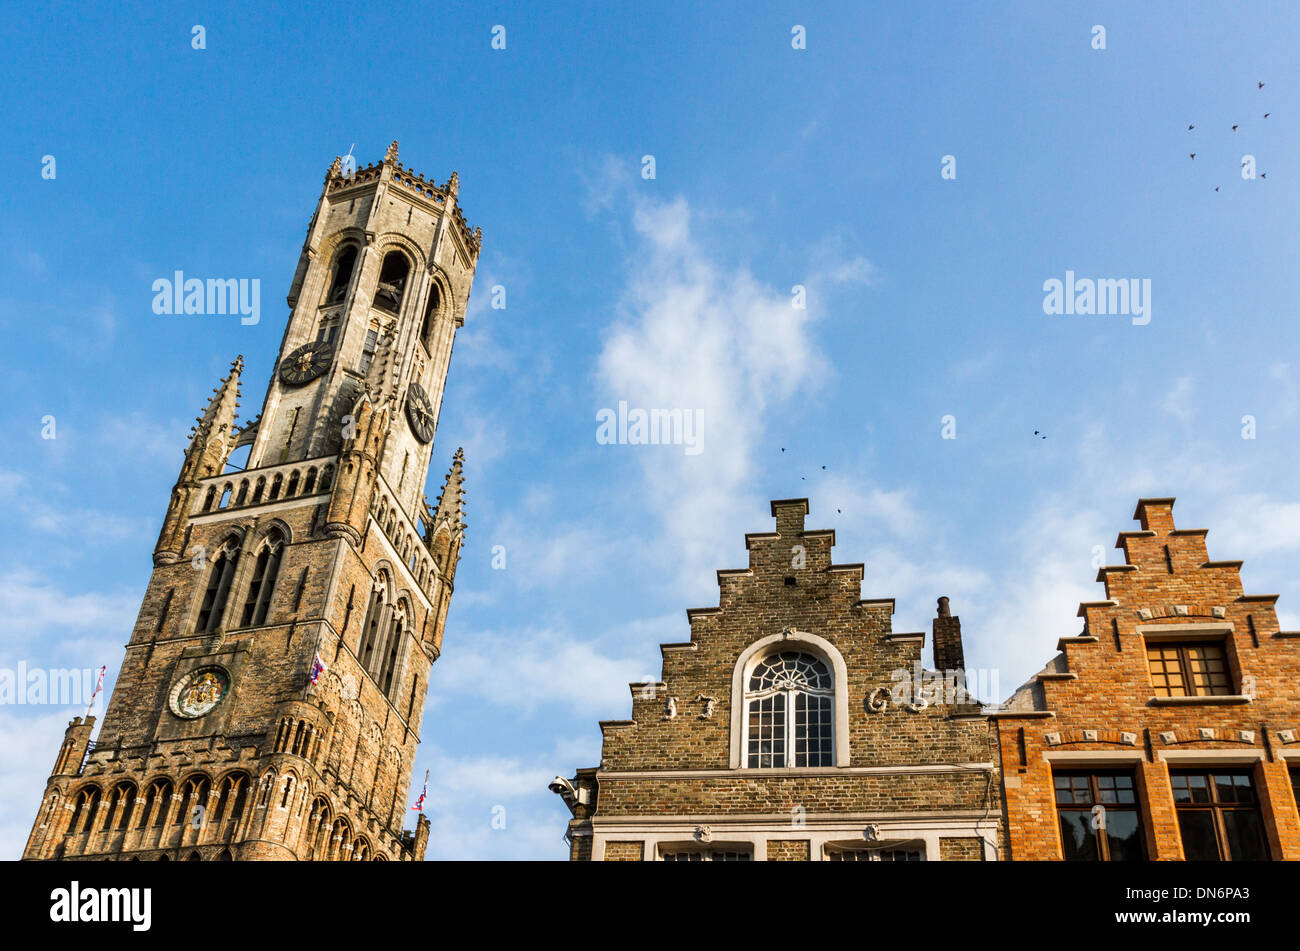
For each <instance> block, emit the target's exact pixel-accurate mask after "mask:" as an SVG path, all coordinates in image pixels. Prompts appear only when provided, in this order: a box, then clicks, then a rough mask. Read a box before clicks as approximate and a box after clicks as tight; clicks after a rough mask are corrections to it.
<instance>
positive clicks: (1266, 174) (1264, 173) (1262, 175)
mask: <svg viewBox="0 0 1300 951" xmlns="http://www.w3.org/2000/svg"><path fill="white" fill-rule="evenodd" d="M1259 177H1260V178H1268V172H1260V173H1259Z"/></svg>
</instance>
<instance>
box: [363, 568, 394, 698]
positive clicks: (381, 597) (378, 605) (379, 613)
mask: <svg viewBox="0 0 1300 951" xmlns="http://www.w3.org/2000/svg"><path fill="white" fill-rule="evenodd" d="M389 602H390V597H389V594H388V575H387V574H386V573H385V572H384V571H382V570H381V571H380V572H379V575H378V577H376V579H375V584H374V587H373V588H371V591H370V603H369V604H368V605H367V606H366V615H365V620H364V621H363V622H362V625H361V640H360V641H359V642H358V644H357V660H359V661H360V662H361V666H362V667H364V668H365V669H366V670H367V671H369V672H370V674H371V676H374V671H373V669H372V664H373V662H374V660H375V657H376V655H377V654H378V652H379V647H380V644H379V641H380V638H381V637H382V636H383V634H384V632H385V630H386V629H387V625H388V617H389V614H390V613H391V609H390V606H389Z"/></svg>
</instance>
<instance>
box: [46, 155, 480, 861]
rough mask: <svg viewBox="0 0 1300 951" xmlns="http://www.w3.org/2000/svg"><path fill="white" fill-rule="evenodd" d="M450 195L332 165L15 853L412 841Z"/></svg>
mask: <svg viewBox="0 0 1300 951" xmlns="http://www.w3.org/2000/svg"><path fill="white" fill-rule="evenodd" d="M458 188H459V180H458V177H457V175H456V173H454V172H453V173H452V175H451V178H450V179H449V180H448V181H446V182H445V183H444V184H441V185H438V184H435V183H434V182H433V181H431V180H426V179H425V178H424V177H423V176H421V175H418V174H416V173H415V172H412V171H411V170H409V169H406V168H404V167H403V166H402V165H401V164H400V163H399V162H398V160H397V143H396V142H394V143H393V144H392V145H391V146H390V147H389V148H388V150H387V152H386V153H385V155H384V158H383V161H382V162H380V163H378V164H372V165H368V166H366V167H364V168H361V169H351V168H350V169H347V170H346V173H345V170H344V168H343V165H342V162H341V160H340V159H337V158H336V159H335V160H334V164H333V165H331V167H330V169H329V172H328V173H327V175H326V177H325V186H324V189H323V191H322V193H321V196H320V200H319V201H318V203H317V206H316V211H315V214H314V215H313V216H312V220H311V224H310V225H309V226H308V229H307V238H306V241H305V243H304V245H303V250H302V254H301V256H300V257H299V260H298V267H297V270H296V272H295V274H294V278H293V282H292V285H291V287H290V289H289V296H288V304H289V307H290V314H289V319H288V323H287V326H286V327H285V332H284V338H283V340H282V341H281V344H280V352H279V355H278V357H277V360H276V365H275V368H274V371H273V373H272V378H271V381H270V384H269V385H268V387H267V391H266V397H265V400H264V402H263V406H262V412H261V414H260V415H259V416H258V417H257V418H255V419H253V420H251V421H248V422H246V423H243V424H240V423H239V422H238V421H237V408H238V406H239V395H240V384H241V375H242V373H243V369H244V364H243V359H242V358H240V359H238V360H236V361H235V362H234V364H232V366H231V370H230V373H229V374H228V375H227V376H226V377H225V379H223V380H222V381H221V385H220V386H218V387H217V389H216V390H215V391H214V395H213V397H212V398H211V399H210V400H209V402H208V405H207V407H206V408H205V409H204V412H203V413H202V415H201V416H199V418H198V419H197V421H196V422H197V425H196V426H195V429H194V431H193V432H192V433H191V440H190V444H189V446H188V448H187V449H186V452H185V457H184V460H183V462H182V465H181V470H180V474H179V478H178V479H177V482H176V484H175V486H174V488H173V490H172V493H171V498H170V500H169V504H168V508H167V512H166V515H165V516H164V519H163V526H162V530H161V532H160V533H159V538H158V543H157V546H156V548H155V550H154V572H153V575H152V577H151V579H150V582H149V587H148V589H147V591H146V593H145V598H144V603H143V605H142V606H141V610H140V614H139V617H138V619H137V621H136V625H135V629H134V631H133V632H132V634H131V638H130V642H129V643H128V645H127V648H126V656H125V658H124V659H123V662H122V666H121V670H120V672H119V674H118V678H117V684H116V687H115V689H114V691H113V695H112V697H111V699H110V700H109V703H108V707H107V710H106V712H105V714H104V718H103V724H102V727H101V729H100V733H99V737H98V740H97V742H95V743H92V742H91V731H92V729H93V724H94V718H93V717H89V716H88V717H86V718H85V720H84V721H83V720H82V718H80V717H79V718H77V719H76V720H74V721H73V722H72V723H71V724H70V725H69V728H68V731H67V735H66V737H65V740H64V743H63V744H62V747H61V748H60V750H59V753H58V756H57V761H56V764H55V767H54V772H53V774H52V775H51V776H50V779H49V781H48V784H47V788H46V791H45V799H44V802H43V804H42V807H41V810H40V813H39V815H38V816H37V819H36V823H35V825H34V827H33V829H32V834H31V837H30V839H29V841H28V844H27V847H26V849H25V850H24V854H23V857H24V858H27V859H59V858H68V859H72V858H106V857H113V856H127V857H132V858H142V859H170V860H178V859H182V860H194V859H200V860H205V859H317V860H320V859H352V860H356V859H377V860H385V859H386V860H410V859H419V858H421V857H423V854H424V849H425V845H426V843H427V839H428V828H429V823H428V821H427V820H426V819H425V818H424V816H423V815H420V816H419V817H418V819H417V822H416V827H415V829H414V830H413V831H410V830H407V831H404V829H403V826H404V823H405V818H406V815H407V813H408V811H409V809H408V802H407V800H408V795H409V791H410V784H411V774H412V769H413V763H414V758H415V751H416V745H417V743H418V741H419V736H418V730H419V727H420V722H421V716H422V713H423V707H424V700H425V696H426V693H427V690H428V679H429V674H430V668H431V666H432V664H433V662H434V661H435V660H437V658H438V655H439V653H440V652H441V649H442V636H443V629H444V626H445V623H446V617H447V609H448V605H449V602H450V598H451V593H452V588H453V585H454V580H455V573H456V565H457V562H458V561H459V558H460V549H461V545H462V544H463V541H464V529H465V526H464V509H463V498H464V488H463V478H464V474H463V463H464V457H463V454H462V453H461V452H460V451H459V450H458V451H457V452H456V453H455V455H454V457H453V459H452V461H451V468H450V470H449V472H448V473H447V476H446V479H445V481H444V483H443V488H442V492H441V494H440V496H439V498H438V500H437V502H436V503H435V504H433V505H430V504H429V502H428V501H427V500H426V498H425V497H424V483H425V479H426V477H427V475H428V471H429V467H430V463H431V459H432V453H433V443H434V436H435V433H436V431H437V423H438V415H439V411H440V409H441V405H442V396H443V389H444V384H445V381H446V374H447V368H448V364H449V361H450V358H451V350H452V344H453V342H454V339H455V335H456V330H457V329H458V328H459V327H460V326H462V325H463V323H464V319H465V307H466V303H467V301H468V299H469V293H470V286H471V284H472V282H473V278H474V268H475V266H476V264H477V261H478V254H479V248H480V245H481V241H482V233H481V231H479V230H474V231H471V230H470V229H469V226H468V225H467V224H466V222H465V218H464V216H463V215H462V214H461V211H460V208H459V206H458V203H457V192H458ZM244 446H248V447H250V448H249V454H248V459H247V465H246V467H245V468H244V469H236V468H235V467H234V466H230V465H228V464H227V463H228V460H229V459H230V457H231V453H232V452H233V451H234V450H236V449H239V448H241V447H244ZM226 470H229V471H226Z"/></svg>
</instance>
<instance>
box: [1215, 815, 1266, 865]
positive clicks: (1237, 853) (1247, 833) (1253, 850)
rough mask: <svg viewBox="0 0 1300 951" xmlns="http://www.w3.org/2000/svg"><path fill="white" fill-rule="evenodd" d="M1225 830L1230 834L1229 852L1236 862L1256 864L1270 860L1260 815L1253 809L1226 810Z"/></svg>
mask: <svg viewBox="0 0 1300 951" xmlns="http://www.w3.org/2000/svg"><path fill="white" fill-rule="evenodd" d="M1223 828H1224V831H1225V832H1226V833H1227V834H1228V851H1229V853H1230V857H1231V859H1232V861H1234V862H1255V861H1263V860H1264V859H1267V858H1268V852H1267V851H1265V849H1264V830H1263V828H1262V826H1261V823H1260V821H1259V813H1257V812H1255V811H1254V810H1253V809H1225V810H1224V812H1223Z"/></svg>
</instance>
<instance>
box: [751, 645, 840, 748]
mask: <svg viewBox="0 0 1300 951" xmlns="http://www.w3.org/2000/svg"><path fill="white" fill-rule="evenodd" d="M834 701H835V689H834V682H833V680H832V678H831V673H830V670H828V669H827V667H826V664H825V663H823V662H822V661H821V660H820V659H818V658H817V657H814V656H813V655H811V654H803V653H799V652H796V651H781V652H780V653H776V654H771V655H769V656H768V657H766V658H765V659H764V660H762V661H761V662H760V663H759V664H758V666H757V667H755V668H754V670H753V672H752V673H751V674H750V675H749V681H748V684H747V687H746V690H745V707H746V712H747V718H748V724H749V732H748V737H749V740H748V745H747V754H748V755H747V762H748V765H749V768H750V769H769V768H779V767H783V766H832V765H834V755H835V735H834V734H835V729H834V722H835V721H834V716H835V711H834V705H835V704H834Z"/></svg>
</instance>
